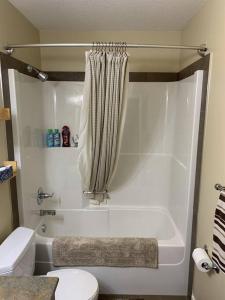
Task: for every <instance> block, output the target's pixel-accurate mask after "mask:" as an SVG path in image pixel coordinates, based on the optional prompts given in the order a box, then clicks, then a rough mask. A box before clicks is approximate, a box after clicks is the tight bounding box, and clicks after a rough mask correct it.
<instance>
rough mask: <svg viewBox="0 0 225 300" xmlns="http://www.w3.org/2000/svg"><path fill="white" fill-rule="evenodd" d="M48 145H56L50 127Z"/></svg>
mask: <svg viewBox="0 0 225 300" xmlns="http://www.w3.org/2000/svg"><path fill="white" fill-rule="evenodd" d="M46 144H47V147H49V148H51V147H54V136H53V131H52V129H48V131H47V141H46Z"/></svg>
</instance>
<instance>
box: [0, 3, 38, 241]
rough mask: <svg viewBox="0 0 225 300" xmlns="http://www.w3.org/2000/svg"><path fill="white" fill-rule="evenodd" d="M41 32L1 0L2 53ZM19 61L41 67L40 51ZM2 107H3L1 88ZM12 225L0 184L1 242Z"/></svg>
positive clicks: (0, 134)
mask: <svg viewBox="0 0 225 300" xmlns="http://www.w3.org/2000/svg"><path fill="white" fill-rule="evenodd" d="M38 42H39V32H38V31H37V30H36V29H35V28H34V27H33V26H32V25H31V23H30V22H28V21H27V20H26V19H25V18H24V17H23V16H22V15H21V14H20V13H19V12H18V11H17V10H16V9H15V8H14V7H13V6H12V5H11V4H10V3H9V2H8V1H7V0H0V51H2V47H3V46H4V45H6V44H7V43H38ZM14 56H15V57H17V58H18V59H21V60H24V61H26V62H28V63H31V64H33V65H35V66H40V51H39V50H38V51H37V50H17V51H16V52H15V54H14ZM0 106H3V99H2V92H1V86H0ZM2 160H7V151H6V138H5V123H4V122H3V121H0V162H1V161H2ZM11 224H12V214H11V200H10V192H9V184H8V183H3V184H0V242H1V241H2V240H3V239H4V237H5V236H6V235H7V234H8V233H9V232H10V230H11Z"/></svg>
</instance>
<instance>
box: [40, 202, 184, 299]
mask: <svg viewBox="0 0 225 300" xmlns="http://www.w3.org/2000/svg"><path fill="white" fill-rule="evenodd" d="M43 225H44V226H43ZM43 227H46V231H45V232H43V230H42V229H43ZM56 236H92V237H145V238H146V237H154V238H157V239H158V245H159V268H158V269H149V268H118V267H79V268H80V269H83V270H87V271H89V272H90V273H92V274H93V275H94V276H95V277H96V278H97V280H98V282H99V286H100V293H102V294H127V295H186V293H187V281H188V264H189V261H188V260H189V255H187V253H186V252H185V243H184V241H183V239H182V237H181V235H180V233H179V230H178V229H177V227H176V225H175V224H174V222H173V219H172V218H171V216H170V214H169V212H168V211H167V210H165V209H163V208H146V207H141V208H137V207H130V208H127V207H126V208H123V207H101V208H87V209H70V210H67V209H58V210H56V216H52V217H50V216H48V217H46V216H45V217H43V218H42V220H41V223H40V225H39V226H38V228H37V230H36V244H37V248H36V274H46V273H47V272H48V271H50V270H55V269H56V268H54V266H53V264H52V241H53V239H54V237H56ZM58 269H59V268H58Z"/></svg>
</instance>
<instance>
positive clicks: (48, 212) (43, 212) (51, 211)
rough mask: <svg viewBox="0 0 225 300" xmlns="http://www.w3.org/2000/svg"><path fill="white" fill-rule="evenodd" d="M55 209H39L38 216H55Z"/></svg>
mask: <svg viewBox="0 0 225 300" xmlns="http://www.w3.org/2000/svg"><path fill="white" fill-rule="evenodd" d="M55 215H56V211H55V210H54V209H41V210H40V216H41V217H43V216H55Z"/></svg>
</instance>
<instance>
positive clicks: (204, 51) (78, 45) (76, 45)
mask: <svg viewBox="0 0 225 300" xmlns="http://www.w3.org/2000/svg"><path fill="white" fill-rule="evenodd" d="M102 45H104V46H105V47H118V44H116V43H111V42H110V43H102ZM93 46H94V47H95V46H97V45H96V44H93V43H71V44H70V43H63V44H57V43H56V44H55V43H54V44H21V45H20V44H11V45H7V46H5V47H4V48H5V51H6V53H7V54H9V55H10V54H12V53H13V51H14V49H17V48H55V47H66V48H71V47H73V48H89V47H93ZM126 48H155V49H182V50H197V51H198V53H199V55H201V56H205V55H206V54H207V51H208V48H207V47H206V45H205V44H203V45H200V46H188V45H187V46H184V45H157V44H126Z"/></svg>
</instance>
